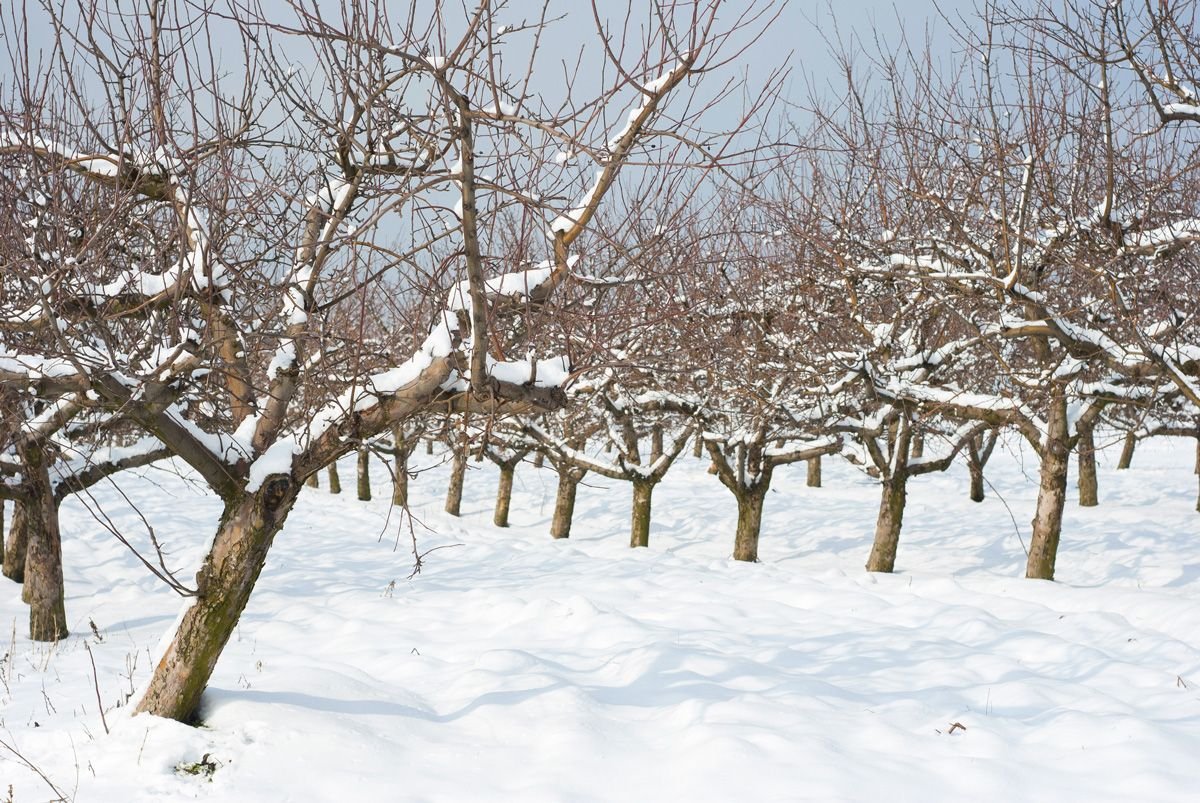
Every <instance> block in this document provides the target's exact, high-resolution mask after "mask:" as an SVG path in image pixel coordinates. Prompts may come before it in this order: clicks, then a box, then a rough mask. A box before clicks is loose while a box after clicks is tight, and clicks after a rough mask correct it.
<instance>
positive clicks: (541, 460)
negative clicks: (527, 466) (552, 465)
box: [533, 452, 546, 468]
mask: <svg viewBox="0 0 1200 803" xmlns="http://www.w3.org/2000/svg"><path fill="white" fill-rule="evenodd" d="M544 465H546V455H545V454H544V453H542V452H534V453H533V467H534V468H541V467H542V466H544Z"/></svg>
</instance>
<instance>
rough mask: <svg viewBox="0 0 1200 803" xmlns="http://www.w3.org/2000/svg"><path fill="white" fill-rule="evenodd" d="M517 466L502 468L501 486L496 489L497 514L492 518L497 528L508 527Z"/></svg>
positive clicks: (504, 466)
mask: <svg viewBox="0 0 1200 803" xmlns="http://www.w3.org/2000/svg"><path fill="white" fill-rule="evenodd" d="M516 468H517V467H516V466H515V465H502V466H500V484H499V485H498V486H497V487H496V512H495V513H494V514H493V516H492V523H493V524H495V525H496V526H497V527H507V526H508V509H509V506H510V505H511V503H512V487H513V474H514V473H516Z"/></svg>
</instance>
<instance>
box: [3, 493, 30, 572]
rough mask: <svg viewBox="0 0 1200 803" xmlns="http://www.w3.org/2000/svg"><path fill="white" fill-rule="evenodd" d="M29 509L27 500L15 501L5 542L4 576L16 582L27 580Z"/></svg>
mask: <svg viewBox="0 0 1200 803" xmlns="http://www.w3.org/2000/svg"><path fill="white" fill-rule="evenodd" d="M28 519H29V509H28V506H27V505H26V503H25V502H21V501H17V502H13V514H12V522H11V523H10V524H9V527H8V540H7V541H6V542H5V544H4V576H5V577H7V578H8V579H10V580H12V581H13V582H14V583H24V582H25V552H26V551H27V549H28V547H29V528H28V526H27V525H26V521H27V520H28Z"/></svg>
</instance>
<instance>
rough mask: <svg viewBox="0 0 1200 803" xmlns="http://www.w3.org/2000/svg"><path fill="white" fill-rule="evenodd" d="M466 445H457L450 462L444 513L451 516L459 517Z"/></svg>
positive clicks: (464, 477) (464, 475) (465, 466)
mask: <svg viewBox="0 0 1200 803" xmlns="http://www.w3.org/2000/svg"><path fill="white" fill-rule="evenodd" d="M468 457H469V455H468V454H467V447H466V444H459V446H458V448H456V449H455V450H454V459H453V460H451V461H450V483H449V485H447V487H446V512H447V513H449V514H450V515H451V516H459V515H461V510H462V495H463V482H464V481H465V479H466V475H467V458H468Z"/></svg>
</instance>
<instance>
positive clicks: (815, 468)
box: [806, 455, 821, 488]
mask: <svg viewBox="0 0 1200 803" xmlns="http://www.w3.org/2000/svg"><path fill="white" fill-rule="evenodd" d="M806 481H807V483H808V487H809V488H820V487H821V457H820V455H818V456H816V457H810V458H809V459H808V476H807V478H806Z"/></svg>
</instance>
